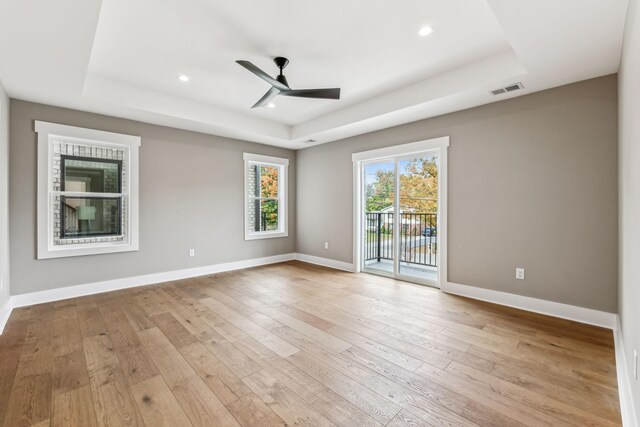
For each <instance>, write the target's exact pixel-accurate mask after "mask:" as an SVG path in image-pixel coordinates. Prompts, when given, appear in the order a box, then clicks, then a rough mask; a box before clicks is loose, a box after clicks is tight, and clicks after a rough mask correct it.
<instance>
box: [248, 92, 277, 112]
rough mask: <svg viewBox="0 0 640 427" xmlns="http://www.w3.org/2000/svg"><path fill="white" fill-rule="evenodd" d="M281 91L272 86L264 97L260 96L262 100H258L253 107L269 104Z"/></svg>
mask: <svg viewBox="0 0 640 427" xmlns="http://www.w3.org/2000/svg"><path fill="white" fill-rule="evenodd" d="M279 93H280V91H279V90H278V89H276V88H275V87H272V88H271V89H269V90H268V91H267V93H265V94H264V96H263V97H262V98H260V100H259V101H258V102H256V103H255V104H254V105H253V107H251V108H257V107H264V106H265V105H267V104H268V103H269V102H270V101H271V100H272V99H273V98H275V97H276V96H277V95H278V94H279Z"/></svg>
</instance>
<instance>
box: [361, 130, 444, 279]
mask: <svg viewBox="0 0 640 427" xmlns="http://www.w3.org/2000/svg"><path fill="white" fill-rule="evenodd" d="M448 148H449V137H448V136H442V137H438V138H432V139H427V140H425V141H418V142H411V143H408V144H401V145H394V146H391V147H385V148H379V149H376V150H369V151H362V152H360V153H353V154H352V155H351V160H352V161H353V197H354V199H353V230H354V233H353V260H354V267H355V272H356V273H359V272H360V271H361V269H362V265H361V264H362V253H361V252H362V239H363V235H362V229H361V227H362V224H363V223H364V218H363V216H362V213H363V212H362V176H361V174H360V169H361V165H362V164H364V163H369V162H372V161H375V160H380V159H389V158H395V157H399V156H410V155H412V154H422V153H429V152H435V153H438V155H439V156H440V171H439V172H438V177H439V180H440V182H439V190H438V206H439V212H438V213H439V215H438V244H439V249H438V257H439V260H438V280H437V283H435V284H434V283H429V282H426V281H421V280H419V279H416V278H413V277H408V276H406V277H405V276H402V275H398V277H399V278H402V279H403V280H407V281H410V282H414V283H419V284H425V285H429V286H433V285H435V286H436V287H438V288H442V287H443V286H444V285H445V284H446V283H448V271H449V270H448V258H447V255H448V201H447V197H448V185H449V184H448ZM396 196H397V194H396Z"/></svg>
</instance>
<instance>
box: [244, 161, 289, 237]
mask: <svg viewBox="0 0 640 427" xmlns="http://www.w3.org/2000/svg"><path fill="white" fill-rule="evenodd" d="M288 166H289V159H281V158H278V157H268V156H260V155H257V154H249V153H244V188H245V208H244V212H245V215H244V217H245V225H244V227H245V240H253V239H265V238H270V237H286V236H287V235H288V231H287V168H288Z"/></svg>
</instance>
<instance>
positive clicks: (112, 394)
mask: <svg viewBox="0 0 640 427" xmlns="http://www.w3.org/2000/svg"><path fill="white" fill-rule="evenodd" d="M83 347H84V355H85V360H86V363H87V369H88V372H89V384H90V385H91V394H92V396H93V405H94V409H95V413H96V418H97V421H98V425H99V426H105V427H106V426H138V425H144V424H143V422H142V418H140V413H139V411H138V409H137V407H136V406H135V403H134V402H133V397H132V395H131V392H130V390H129V388H128V386H127V382H126V380H125V378H124V374H123V372H122V371H121V370H120V367H119V364H118V358H117V357H116V355H115V353H114V351H113V343H112V342H111V340H110V339H109V337H108V336H107V334H106V333H105V334H103V335H100V334H99V335H94V336H91V337H88V338H84V339H83Z"/></svg>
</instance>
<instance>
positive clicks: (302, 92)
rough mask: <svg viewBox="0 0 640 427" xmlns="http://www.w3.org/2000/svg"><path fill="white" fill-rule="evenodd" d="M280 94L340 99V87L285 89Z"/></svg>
mask: <svg viewBox="0 0 640 427" xmlns="http://www.w3.org/2000/svg"><path fill="white" fill-rule="evenodd" d="M280 95H283V96H295V97H298V98H320V99H340V88H331V89H295V90H293V89H292V90H283V91H282V92H280Z"/></svg>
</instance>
